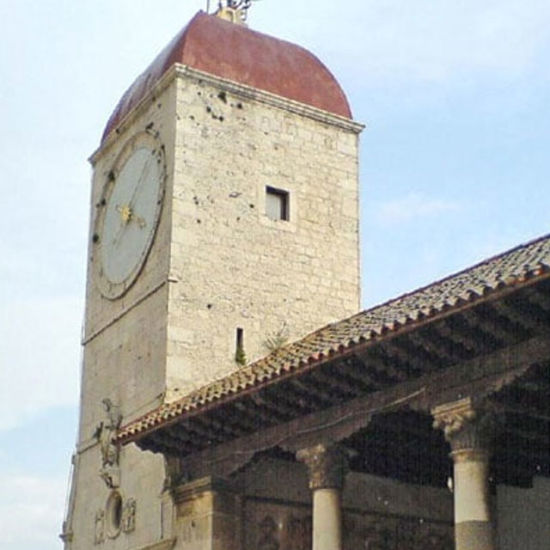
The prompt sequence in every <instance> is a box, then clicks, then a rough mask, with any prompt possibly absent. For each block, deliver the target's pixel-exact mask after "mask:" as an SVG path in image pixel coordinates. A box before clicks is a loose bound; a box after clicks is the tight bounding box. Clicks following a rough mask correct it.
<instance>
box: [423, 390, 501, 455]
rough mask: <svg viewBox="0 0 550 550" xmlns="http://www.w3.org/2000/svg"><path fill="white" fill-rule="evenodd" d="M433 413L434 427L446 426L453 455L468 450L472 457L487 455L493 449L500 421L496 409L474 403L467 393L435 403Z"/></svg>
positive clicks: (443, 428)
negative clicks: (442, 403) (466, 395)
mask: <svg viewBox="0 0 550 550" xmlns="http://www.w3.org/2000/svg"><path fill="white" fill-rule="evenodd" d="M432 415H433V417H434V423H433V426H434V428H438V429H441V430H443V433H444V435H445V439H446V440H447V441H448V442H449V443H450V445H451V449H452V451H453V456H456V457H457V458H458V455H459V454H460V455H463V454H464V452H466V451H468V456H470V455H471V458H473V457H474V455H480V456H481V455H487V454H488V453H489V451H490V450H491V447H492V444H493V441H494V437H495V433H496V428H497V424H496V417H495V414H494V411H492V410H491V409H489V408H488V407H480V406H474V405H473V403H472V400H471V399H470V398H469V397H467V398H465V399H460V400H459V401H454V402H452V403H445V404H444V405H439V406H438V407H435V408H434V409H432Z"/></svg>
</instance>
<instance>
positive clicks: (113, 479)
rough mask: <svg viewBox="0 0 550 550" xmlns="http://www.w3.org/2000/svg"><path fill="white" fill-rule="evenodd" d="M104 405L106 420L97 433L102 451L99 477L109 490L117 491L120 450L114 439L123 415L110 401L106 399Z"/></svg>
mask: <svg viewBox="0 0 550 550" xmlns="http://www.w3.org/2000/svg"><path fill="white" fill-rule="evenodd" d="M102 403H103V407H104V409H105V417H106V418H105V420H104V421H102V422H101V423H100V424H99V426H98V427H97V430H96V433H95V436H96V437H97V439H98V441H99V445H100V450H101V469H100V471H99V475H100V477H101V478H102V479H103V481H105V484H106V485H107V487H108V488H109V489H115V488H117V487H119V485H120V469H119V455H120V449H119V447H118V445H117V444H116V443H115V442H114V437H115V434H116V431H117V430H118V428H119V427H120V423H121V422H122V415H121V413H120V408H119V407H117V406H116V405H114V404H113V402H112V401H111V400H110V399H108V398H105V399H103V401H102Z"/></svg>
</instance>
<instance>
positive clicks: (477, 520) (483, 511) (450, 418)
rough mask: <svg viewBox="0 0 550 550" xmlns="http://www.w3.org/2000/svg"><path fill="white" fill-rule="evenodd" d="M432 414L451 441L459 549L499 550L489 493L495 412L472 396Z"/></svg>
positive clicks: (456, 534)
mask: <svg viewBox="0 0 550 550" xmlns="http://www.w3.org/2000/svg"><path fill="white" fill-rule="evenodd" d="M432 414H433V416H434V419H435V420H434V427H436V428H441V429H443V432H444V434H445V439H446V440H447V441H448V442H449V443H450V445H451V457H452V459H453V467H454V483H453V492H454V508H455V541H456V550H496V544H495V526H494V525H493V521H492V518H491V504H490V494H489V459H490V450H491V446H492V443H493V440H494V433H495V429H496V424H495V422H494V416H493V415H492V414H491V413H490V412H488V411H485V410H482V409H479V408H475V407H474V406H473V405H472V402H471V399H470V398H466V399H461V400H459V401H455V402H453V403H446V404H445V405H440V406H438V407H435V408H434V409H433V410H432Z"/></svg>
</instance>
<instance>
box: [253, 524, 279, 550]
mask: <svg viewBox="0 0 550 550" xmlns="http://www.w3.org/2000/svg"><path fill="white" fill-rule="evenodd" d="M259 533H260V536H259V540H258V545H257V548H258V550H279V548H280V543H279V540H278V529H277V523H276V522H275V520H274V519H273V518H272V517H271V516H265V517H264V519H263V520H262V521H261V522H260V525H259Z"/></svg>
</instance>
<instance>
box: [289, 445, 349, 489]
mask: <svg viewBox="0 0 550 550" xmlns="http://www.w3.org/2000/svg"><path fill="white" fill-rule="evenodd" d="M296 457H297V458H298V460H300V461H301V462H303V463H304V464H305V465H306V466H307V468H308V471H309V488H310V489H313V490H315V489H328V488H333V489H341V488H342V486H343V484H344V478H345V475H346V473H347V465H348V462H347V455H346V453H345V450H344V449H343V448H342V447H341V446H339V445H331V446H328V445H316V446H315V447H310V448H308V449H302V450H300V451H298V453H297V454H296Z"/></svg>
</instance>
